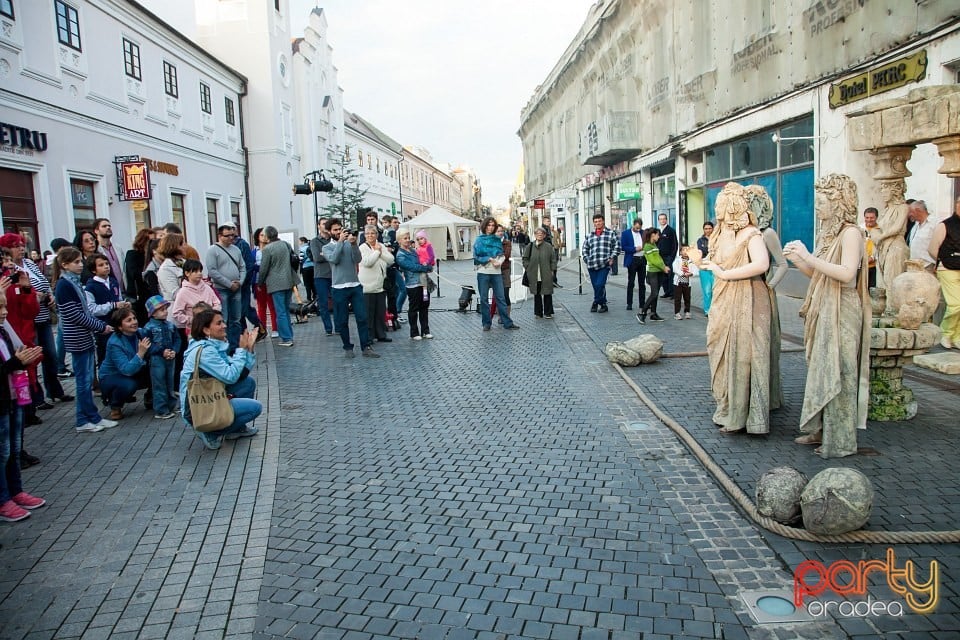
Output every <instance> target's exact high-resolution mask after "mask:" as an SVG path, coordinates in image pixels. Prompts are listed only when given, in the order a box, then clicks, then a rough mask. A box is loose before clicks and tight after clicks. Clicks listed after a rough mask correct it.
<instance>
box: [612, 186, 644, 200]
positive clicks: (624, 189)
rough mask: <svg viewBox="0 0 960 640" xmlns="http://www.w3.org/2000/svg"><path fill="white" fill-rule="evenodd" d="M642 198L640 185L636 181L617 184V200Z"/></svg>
mask: <svg viewBox="0 0 960 640" xmlns="http://www.w3.org/2000/svg"><path fill="white" fill-rule="evenodd" d="M639 198H640V185H639V184H637V183H636V182H620V183H618V184H617V200H637V199H639Z"/></svg>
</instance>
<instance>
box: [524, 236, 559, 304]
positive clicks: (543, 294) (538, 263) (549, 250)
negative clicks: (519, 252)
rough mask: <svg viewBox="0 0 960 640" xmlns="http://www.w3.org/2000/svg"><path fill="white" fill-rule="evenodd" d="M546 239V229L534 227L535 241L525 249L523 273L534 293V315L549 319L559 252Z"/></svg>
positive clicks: (531, 291)
mask: <svg viewBox="0 0 960 640" xmlns="http://www.w3.org/2000/svg"><path fill="white" fill-rule="evenodd" d="M546 240H547V230H546V229H544V228H543V227H537V228H536V229H534V231H533V243H531V244H528V245H527V247H526V248H525V249H524V251H523V273H524V277H525V278H526V280H527V287H528V288H529V289H530V293H532V294H533V315H534V316H536V317H537V318H547V319H548V320H549V319H551V318H553V275H554V273H555V272H556V270H557V254H556V253H555V252H554V250H553V247H552V246H551V245H550V244H549V243H548V242H547V241H546Z"/></svg>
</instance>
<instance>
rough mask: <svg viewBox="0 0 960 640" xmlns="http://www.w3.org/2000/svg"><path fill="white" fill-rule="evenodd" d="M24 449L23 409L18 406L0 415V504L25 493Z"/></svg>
mask: <svg viewBox="0 0 960 640" xmlns="http://www.w3.org/2000/svg"><path fill="white" fill-rule="evenodd" d="M22 447H23V409H22V408H21V407H19V406H17V405H16V404H14V405H13V409H12V410H11V411H10V413H5V414H3V415H0V466H2V468H3V473H2V474H0V504H3V503H4V502H7V501H8V500H10V499H12V498H13V496H15V495H17V494H18V493H20V492H21V491H23V484H22V483H21V481H20V450H21V448H22Z"/></svg>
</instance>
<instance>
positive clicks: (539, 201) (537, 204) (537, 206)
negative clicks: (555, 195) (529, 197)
mask: <svg viewBox="0 0 960 640" xmlns="http://www.w3.org/2000/svg"><path fill="white" fill-rule="evenodd" d="M533 208H534V209H546V208H547V207H546V204H545V202H544V200H543V198H540V199H537V200H534V201H533Z"/></svg>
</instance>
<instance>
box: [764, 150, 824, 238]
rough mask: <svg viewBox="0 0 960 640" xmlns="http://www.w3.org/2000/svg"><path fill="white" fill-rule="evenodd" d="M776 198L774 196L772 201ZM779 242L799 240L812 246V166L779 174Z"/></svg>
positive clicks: (775, 200)
mask: <svg viewBox="0 0 960 640" xmlns="http://www.w3.org/2000/svg"><path fill="white" fill-rule="evenodd" d="M777 201H778V199H777V198H774V202H777ZM778 204H779V205H780V206H779V207H778V209H779V211H780V216H779V219H780V228H779V229H777V232H778V233H779V234H780V242H781V243H786V242H790V241H791V240H800V241H802V242H803V243H804V244H805V245H807V246H808V247H812V246H813V222H814V215H813V167H806V168H804V169H796V170H793V171H784V172H783V173H781V174H780V198H779V203H778Z"/></svg>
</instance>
